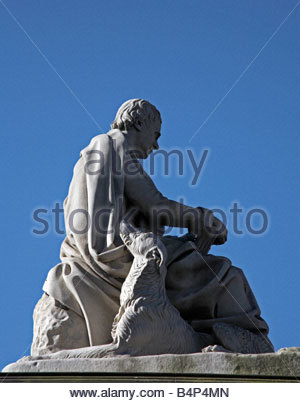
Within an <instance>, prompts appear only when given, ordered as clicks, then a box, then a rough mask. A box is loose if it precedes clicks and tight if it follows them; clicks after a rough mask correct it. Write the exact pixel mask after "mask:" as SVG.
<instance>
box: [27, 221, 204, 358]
mask: <svg viewBox="0 0 300 403" xmlns="http://www.w3.org/2000/svg"><path fill="white" fill-rule="evenodd" d="M120 235H121V237H122V240H123V242H124V243H125V245H126V246H127V248H128V249H129V251H130V252H131V253H132V255H133V256H134V260H133V264H132V267H131V269H130V272H129V274H128V276H127V278H126V280H125V281H124V283H123V286H122V290H121V296H120V309H119V312H118V314H117V315H116V317H115V319H114V323H113V328H112V338H113V342H112V343H111V344H107V345H101V346H92V347H85V348H79V349H74V350H63V351H59V352H57V353H53V354H50V355H48V356H41V357H32V358H31V359H37V358H43V359H63V358H100V357H112V356H117V355H128V356H143V355H155V354H187V353H195V352H201V350H202V348H204V347H206V346H208V345H209V344H211V337H210V336H209V335H207V334H204V333H203V334H201V333H198V332H195V331H194V330H193V329H192V327H191V326H190V325H188V323H187V322H185V321H184V320H183V319H182V318H181V316H180V314H179V312H178V310H177V309H176V308H175V307H174V306H173V305H172V304H171V303H170V301H169V300H168V297H167V294H166V289H165V276H166V270H167V269H166V265H165V259H166V249H165V247H164V245H163V243H162V242H161V241H160V239H159V238H158V237H156V236H155V235H154V234H153V233H151V232H147V233H145V232H141V231H138V230H137V229H136V228H134V227H133V226H132V225H130V224H128V223H125V222H122V223H121V227H120Z"/></svg>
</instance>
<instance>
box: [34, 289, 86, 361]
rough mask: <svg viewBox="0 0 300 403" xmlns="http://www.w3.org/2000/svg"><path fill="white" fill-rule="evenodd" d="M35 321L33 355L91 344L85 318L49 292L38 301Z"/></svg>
mask: <svg viewBox="0 0 300 403" xmlns="http://www.w3.org/2000/svg"><path fill="white" fill-rule="evenodd" d="M33 322H34V326H33V341H32V345H31V355H34V356H37V355H45V354H51V353H55V352H57V351H60V350H65V349H74V348H80V347H86V346H89V339H88V333H87V329H86V324H85V320H84V319H83V318H82V317H81V316H79V315H78V314H77V313H76V312H74V311H72V310H71V309H68V308H67V307H63V306H62V305H61V304H60V303H59V302H58V301H56V300H55V299H54V298H53V297H51V296H49V295H47V294H43V296H42V297H41V299H40V300H39V301H38V303H37V305H36V307H35V309H34V313H33Z"/></svg>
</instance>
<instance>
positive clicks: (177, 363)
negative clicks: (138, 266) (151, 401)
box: [2, 347, 300, 382]
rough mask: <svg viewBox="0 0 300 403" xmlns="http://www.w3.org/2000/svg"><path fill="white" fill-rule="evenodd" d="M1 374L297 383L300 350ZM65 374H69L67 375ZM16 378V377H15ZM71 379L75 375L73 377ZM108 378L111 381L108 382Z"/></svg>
mask: <svg viewBox="0 0 300 403" xmlns="http://www.w3.org/2000/svg"><path fill="white" fill-rule="evenodd" d="M2 372H5V373H8V374H9V375H13V373H15V374H16V373H18V374H20V375H21V374H23V375H24V376H26V375H30V374H39V375H42V374H45V375H47V374H46V373H48V374H49V373H51V374H57V375H58V374H59V373H64V374H65V375H67V376H72V374H74V375H75V374H77V376H79V374H81V377H83V376H84V375H85V374H86V375H88V374H89V375H91V376H94V375H95V376H98V377H100V378H101V375H102V376H103V378H104V379H102V380H104V381H105V379H107V375H109V376H110V378H111V379H113V380H118V379H119V378H121V377H123V378H124V375H125V376H126V379H127V378H128V379H129V380H130V379H132V380H137V378H139V377H140V378H141V379H140V380H141V381H144V382H145V381H147V379H148V378H149V380H150V379H152V381H153V382H155V379H153V377H154V378H155V377H156V376H159V377H160V378H166V377H169V378H170V379H171V380H172V379H174V378H175V377H176V380H177V381H178V382H180V381H184V380H185V379H186V378H187V379H193V380H194V381H203V380H204V381H205V379H207V378H209V379H210V380H211V381H218V379H221V380H223V381H224V380H225V381H226V379H227V380H228V378H230V379H229V381H230V382H232V381H234V379H237V380H241V379H244V380H251V379H253V380H261V381H267V380H269V381H276V380H278V381H280V380H282V381H289V382H292V381H295V382H296V381H299V379H297V378H300V348H299V347H290V348H283V349H281V350H279V351H278V352H276V353H270V354H230V353H198V354H178V355H171V354H166V355H156V356H147V357H121V358H119V357H116V358H101V359H97V358H89V359H68V360H39V361H18V362H16V363H13V364H10V365H7V366H6V367H5V368H4V369H3V371H2ZM68 373H70V374H69V375H68ZM16 375H17V374H16ZM73 378H74V376H73ZM111 379H110V380H111Z"/></svg>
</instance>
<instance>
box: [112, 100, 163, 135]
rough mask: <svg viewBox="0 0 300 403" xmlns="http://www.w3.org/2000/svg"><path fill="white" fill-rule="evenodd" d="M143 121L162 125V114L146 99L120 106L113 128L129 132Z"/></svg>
mask: <svg viewBox="0 0 300 403" xmlns="http://www.w3.org/2000/svg"><path fill="white" fill-rule="evenodd" d="M141 121H148V122H149V121H150V122H151V121H152V122H159V123H161V117H160V113H159V111H158V110H157V109H156V108H155V106H154V105H152V104H150V102H148V101H146V100H145V99H129V100H128V101H126V102H124V103H123V104H122V105H121V106H120V108H119V110H118V112H117V114H116V117H115V120H114V121H113V122H112V124H111V128H112V129H119V130H128V129H130V128H131V127H134V126H135V125H136V124H137V123H138V122H141Z"/></svg>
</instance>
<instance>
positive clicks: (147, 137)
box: [135, 119, 161, 159]
mask: <svg viewBox="0 0 300 403" xmlns="http://www.w3.org/2000/svg"><path fill="white" fill-rule="evenodd" d="M135 127H136V129H137V130H138V132H139V133H138V135H137V137H136V144H135V147H136V149H137V150H138V151H139V152H140V153H141V157H140V156H139V158H142V159H145V158H147V157H148V155H149V154H150V153H151V152H152V151H153V150H158V149H159V145H158V138H159V137H160V129H161V123H160V121H158V120H156V121H152V120H148V119H145V120H143V121H138V122H137V123H136V124H135Z"/></svg>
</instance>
